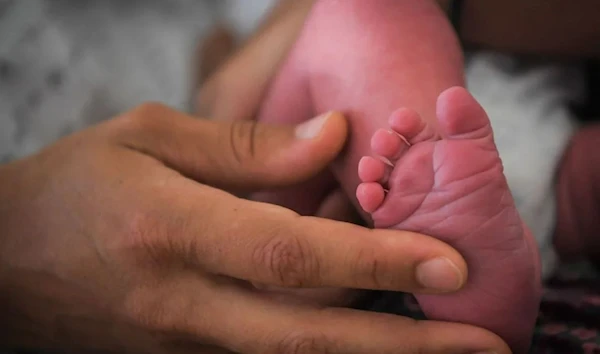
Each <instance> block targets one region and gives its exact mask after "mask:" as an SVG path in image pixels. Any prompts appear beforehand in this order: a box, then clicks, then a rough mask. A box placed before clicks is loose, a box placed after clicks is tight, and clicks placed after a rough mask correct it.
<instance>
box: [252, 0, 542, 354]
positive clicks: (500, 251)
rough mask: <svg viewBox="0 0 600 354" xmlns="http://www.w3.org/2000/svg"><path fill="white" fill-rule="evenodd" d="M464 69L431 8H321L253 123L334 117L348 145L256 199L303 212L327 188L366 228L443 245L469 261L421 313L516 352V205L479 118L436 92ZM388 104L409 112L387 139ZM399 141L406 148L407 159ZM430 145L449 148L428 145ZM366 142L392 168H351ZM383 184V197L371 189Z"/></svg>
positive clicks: (521, 246)
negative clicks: (410, 233)
mask: <svg viewBox="0 0 600 354" xmlns="http://www.w3.org/2000/svg"><path fill="white" fill-rule="evenodd" d="M408 34H410V35H408ZM462 66H463V63H462V54H461V50H460V47H459V45H458V42H457V40H456V38H455V36H454V34H453V31H452V29H451V27H450V26H449V23H448V22H447V20H446V17H445V15H444V14H443V13H442V12H441V10H440V9H439V8H438V7H437V5H436V4H435V3H434V2H433V1H430V0H402V1H400V0H369V1H365V0H319V1H318V2H317V3H316V5H315V7H314V9H313V11H312V13H311V14H310V16H309V18H308V20H307V23H306V26H305V28H304V30H303V33H302V34H301V37H300V38H299V40H298V43H297V44H296V46H295V48H294V49H293V51H292V53H291V55H290V57H289V58H288V60H287V62H286V63H285V64H284V66H283V67H282V69H281V71H280V73H279V75H278V76H277V77H276V79H275V81H274V83H273V86H272V88H271V90H270V92H269V93H268V95H267V96H266V97H265V102H264V105H263V107H262V109H261V111H260V112H259V120H260V121H262V122H271V123H280V124H295V123H299V122H302V121H305V120H307V119H309V118H310V117H312V116H314V115H316V114H318V113H324V112H327V111H331V110H337V111H341V112H344V113H345V114H346V116H347V117H348V119H349V121H350V129H351V137H350V141H349V143H348V145H347V147H346V150H345V153H344V154H343V155H342V156H341V157H340V158H339V160H338V161H336V162H335V163H334V164H333V166H332V168H331V171H328V172H326V173H324V174H323V175H321V176H319V177H317V178H315V179H314V180H312V181H308V182H307V183H305V184H303V185H301V186H296V187H294V188H290V189H287V190H279V191H267V192H264V193H260V194H257V195H255V196H254V197H255V199H258V200H262V201H266V202H271V203H275V204H279V205H283V206H286V207H288V208H291V209H294V210H296V211H297V212H299V213H300V214H305V215H312V214H314V213H315V211H316V210H317V209H318V207H319V204H320V202H321V200H323V198H324V197H325V196H326V195H327V193H329V192H330V191H331V190H332V189H333V188H334V187H335V186H336V180H337V181H339V184H340V185H341V187H342V188H343V190H344V191H345V193H346V194H347V195H348V196H356V199H354V200H353V202H354V203H355V205H356V206H357V207H358V206H360V205H361V204H362V205H363V206H364V209H365V210H366V212H364V213H363V216H364V217H365V220H371V218H372V221H374V223H375V226H376V227H393V228H396V227H398V228H402V229H407V230H415V231H419V232H422V233H425V234H430V235H432V236H435V237H439V238H440V239H443V240H445V241H447V242H449V243H450V244H451V245H453V246H454V247H456V248H457V249H458V250H459V251H461V252H462V254H463V255H464V256H465V257H466V259H467V262H468V264H469V269H470V272H471V273H470V277H469V284H468V285H467V288H466V289H465V290H464V291H461V292H459V293H458V294H456V295H445V296H419V297H418V299H419V301H420V303H421V305H422V306H423V309H424V311H425V313H426V315H427V316H428V317H429V318H431V319H437V320H448V321H458V322H465V323H469V324H473V325H478V326H481V327H484V328H487V329H490V330H492V331H493V332H495V333H497V334H499V335H501V336H502V337H503V338H504V339H505V340H507V341H508V342H509V344H510V345H511V346H512V348H513V350H514V351H515V353H517V354H518V353H523V352H525V351H526V347H527V346H528V344H529V341H530V339H531V334H532V330H533V324H534V321H535V317H536V314H537V310H538V301H539V283H540V282H539V268H538V263H539V262H538V259H537V257H538V256H537V253H536V252H537V251H536V247H535V245H534V243H533V241H532V239H531V237H530V235H529V233H528V231H527V229H526V227H524V225H523V224H522V222H521V219H520V218H519V215H518V214H517V212H516V210H515V208H514V204H513V201H512V197H511V195H510V192H509V191H508V187H507V185H506V181H505V180H504V176H503V174H502V166H501V163H500V160H499V158H498V154H497V151H496V149H495V146H494V143H493V139H492V133H491V129H490V128H489V126H488V125H487V123H488V121H487V118H486V116H485V113H483V111H482V110H481V108H480V107H479V106H478V105H477V104H476V103H474V101H473V100H472V98H470V96H468V94H467V93H466V92H465V91H464V90H462V89H452V90H450V91H446V90H447V89H448V88H450V87H455V86H463V85H464V81H463V80H464V78H463V72H462ZM444 91H446V92H445V93H443V94H442V92H444ZM440 94H442V96H441V98H440V104H439V105H438V112H436V108H435V107H436V101H437V99H438V97H439V96H440ZM398 107H411V109H412V110H406V109H404V110H401V111H397V112H396V113H395V114H394V115H392V121H391V122H390V123H391V128H392V132H393V134H392V132H390V131H389V130H390V123H388V118H389V117H390V115H391V114H392V112H394V111H396V110H397V109H398ZM416 112H419V113H420V115H418V114H417V113H416ZM421 117H422V119H421ZM438 118H439V119H438ZM476 128H480V130H477V129H476ZM381 129H384V130H381ZM398 131H400V132H402V135H403V136H405V137H406V138H407V139H409V140H410V141H411V143H412V144H415V146H413V147H411V148H410V149H408V148H407V146H406V144H405V143H404V141H402V139H401V138H400V137H399V135H398V134H397V132H398ZM463 133H464V135H461V134H463ZM484 133H485V134H484ZM477 134H479V135H477ZM439 135H442V136H445V137H448V138H449V137H452V139H445V140H441V141H439V142H437V141H435V142H434V141H433V138H434V137H436V136H439ZM459 135H460V139H458V138H459ZM373 137H374V139H372V138H373ZM467 138H472V139H467ZM372 140H373V144H371V142H372ZM371 145H373V146H372V147H373V149H374V151H375V152H376V153H377V154H379V155H383V156H385V157H387V158H388V160H390V162H393V163H394V164H396V166H397V167H396V168H394V169H392V168H388V167H386V166H385V165H384V164H383V163H381V162H380V161H377V160H375V159H371V158H366V159H362V162H361V158H363V157H364V156H365V155H370V154H371ZM406 150H408V151H406ZM457 156H458V157H457ZM400 157H401V158H400ZM440 161H444V162H445V164H444V165H440V166H439V167H440V169H439V170H436V172H435V173H434V170H433V166H434V162H435V163H439V162H440ZM359 162H360V169H359V174H357V166H359ZM400 166H401V167H400ZM435 166H438V165H435ZM467 177H471V178H468V179H465V178H467ZM388 179H389V181H391V183H387V184H388V186H386V188H389V189H390V192H389V194H388V195H387V196H386V193H385V190H384V188H383V186H382V185H381V182H387V181H388ZM455 181H456V183H451V182H455ZM434 182H435V183H434ZM488 182H490V183H492V182H493V184H491V185H490V186H486V185H485V184H486V183H488ZM363 183H366V184H363ZM359 185H360V187H359ZM399 185H400V186H401V187H398V186H399ZM432 186H433V187H435V188H433V187H432ZM440 186H445V187H446V188H444V189H440V188H438V187H440ZM357 188H358V189H357ZM432 188H433V189H432ZM436 188H437V189H436ZM469 192H473V194H469ZM359 201H360V204H359ZM448 202H452V203H450V204H448ZM371 212H372V215H371ZM484 235H485V236H484Z"/></svg>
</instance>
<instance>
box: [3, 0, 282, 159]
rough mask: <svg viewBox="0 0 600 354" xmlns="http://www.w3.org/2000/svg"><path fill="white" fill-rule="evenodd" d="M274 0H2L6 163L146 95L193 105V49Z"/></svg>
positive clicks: (246, 21)
mask: <svg viewBox="0 0 600 354" xmlns="http://www.w3.org/2000/svg"><path fill="white" fill-rule="evenodd" d="M274 1H275V0H166V1H165V0H126V1H123V0H0V162H6V161H10V160H12V159H15V158H18V157H22V156H25V155H28V154H31V153H34V152H36V151H38V150H39V149H40V148H41V147H43V146H45V145H47V144H49V143H51V142H53V141H55V140H56V139H57V138H59V137H61V136H64V135H66V134H69V133H71V132H73V131H76V130H78V129H81V128H83V127H85V126H88V125H90V124H93V123H96V122H98V121H100V120H103V119H106V118H109V117H111V116H113V115H115V114H117V113H120V112H123V111H125V110H127V109H129V108H131V107H133V106H135V105H137V104H139V103H142V102H144V101H149V100H152V101H160V102H164V103H165V104H168V105H170V106H172V107H175V108H178V109H180V110H184V111H189V110H190V107H191V97H192V88H193V85H194V84H195V79H196V78H197V76H198V73H196V72H195V71H196V70H197V67H196V63H197V61H196V58H195V54H196V47H197V45H198V42H199V41H200V40H201V39H202V38H203V37H204V36H206V35H207V34H208V33H209V32H210V31H211V30H213V29H214V27H215V26H216V25H217V24H218V23H226V24H227V25H228V27H229V28H230V29H231V31H232V32H233V33H235V34H236V36H239V39H240V40H241V39H243V37H244V36H246V35H248V34H249V33H251V31H252V29H253V28H254V27H255V26H256V25H257V24H258V23H260V19H261V17H262V16H263V14H264V13H265V11H267V10H268V9H269V7H270V6H271V4H272V3H274Z"/></svg>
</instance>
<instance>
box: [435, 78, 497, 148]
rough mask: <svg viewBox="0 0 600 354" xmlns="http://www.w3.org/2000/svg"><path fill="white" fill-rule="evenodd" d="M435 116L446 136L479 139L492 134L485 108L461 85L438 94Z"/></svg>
mask: <svg viewBox="0 0 600 354" xmlns="http://www.w3.org/2000/svg"><path fill="white" fill-rule="evenodd" d="M437 116H438V120H439V123H440V129H441V131H442V134H443V135H444V136H445V137H446V138H450V139H480V138H484V137H487V136H491V135H492V128H491V125H490V120H489V118H488V115H487V114H486V112H485V110H484V109H483V107H482V106H481V105H480V104H479V103H478V102H477V101H476V100H475V98H474V97H473V96H472V95H471V94H470V93H469V92H468V91H467V90H466V89H465V88H463V87H453V88H450V89H448V90H446V91H444V92H442V94H440V96H439V98H438V102H437Z"/></svg>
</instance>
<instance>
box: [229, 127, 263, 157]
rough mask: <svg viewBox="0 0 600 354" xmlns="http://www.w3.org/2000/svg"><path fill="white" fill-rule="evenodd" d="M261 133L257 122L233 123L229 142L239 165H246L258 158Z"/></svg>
mask: <svg viewBox="0 0 600 354" xmlns="http://www.w3.org/2000/svg"><path fill="white" fill-rule="evenodd" d="M259 131H260V129H259V125H258V123H257V122H256V121H234V122H232V123H231V126H230V129H229V132H228V133H229V136H228V137H227V141H229V145H230V148H231V152H232V158H233V160H234V161H235V162H236V163H237V164H239V165H245V164H247V163H248V162H250V161H253V160H254V159H255V158H256V142H257V139H258V137H257V135H258V134H259Z"/></svg>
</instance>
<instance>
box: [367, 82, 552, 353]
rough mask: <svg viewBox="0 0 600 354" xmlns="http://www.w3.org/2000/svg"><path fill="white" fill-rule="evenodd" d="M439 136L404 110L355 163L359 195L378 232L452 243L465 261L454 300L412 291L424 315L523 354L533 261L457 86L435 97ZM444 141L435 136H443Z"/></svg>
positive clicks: (486, 135)
mask: <svg viewBox="0 0 600 354" xmlns="http://www.w3.org/2000/svg"><path fill="white" fill-rule="evenodd" d="M437 116H438V122H439V134H438V133H436V131H435V130H434V129H433V128H432V127H431V126H429V125H428V124H426V123H425V121H424V120H422V119H421V117H420V116H419V115H418V114H417V113H416V112H414V111H412V110H409V109H401V110H399V111H397V112H395V113H394V114H393V115H392V116H391V118H390V120H389V125H390V128H391V130H389V131H386V130H380V131H378V132H376V133H375V134H374V136H373V139H372V142H371V145H372V150H373V152H374V153H375V154H376V155H379V156H381V157H383V158H385V159H386V160H387V163H386V162H383V161H382V160H379V159H375V158H372V157H364V158H363V159H362V160H361V162H360V164H359V169H358V172H359V177H360V179H361V181H362V182H363V183H362V184H361V185H359V187H358V189H357V198H358V201H359V202H360V204H361V206H362V207H363V209H364V210H365V211H366V212H368V213H370V214H371V216H372V218H373V222H374V225H375V227H378V228H394V229H401V230H407V231H415V232H419V233H423V234H426V235H430V236H433V237H436V238H438V239H440V240H442V241H444V242H447V243H448V244H450V245H452V246H453V247H455V248H456V249H457V250H458V251H459V252H461V254H462V255H463V256H464V257H465V259H466V261H467V263H468V265H469V272H470V274H469V281H468V284H467V286H466V287H465V288H464V289H463V290H461V291H459V292H458V293H455V294H447V295H446V294H444V295H418V296H417V300H418V301H419V304H420V306H421V308H422V309H423V311H424V313H425V314H426V315H427V317H428V318H430V319H434V320H443V321H453V322H463V323H468V324H472V325H476V326H480V327H483V328H487V329H489V330H491V331H492V332H494V333H496V334H498V335H500V336H501V337H502V338H504V340H506V341H507V342H508V343H509V344H510V345H511V347H512V349H513V350H514V352H515V353H524V352H526V351H527V349H528V347H529V345H530V341H531V337H532V333H533V328H534V325H535V320H536V316H537V311H538V306H539V299H540V268H539V256H538V253H537V248H536V247H535V242H534V241H533V238H532V236H531V234H530V232H529V231H528V229H527V227H526V226H525V225H524V224H523V222H522V220H521V218H520V216H519V214H518V212H517V210H516V207H515V204H514V201H513V198H512V195H511V193H510V191H509V188H508V184H507V182H506V178H505V177H504V174H503V167H502V162H501V160H500V157H499V155H498V151H497V149H496V145H495V143H494V138H493V132H492V128H491V125H490V121H489V119H488V117H487V115H486V113H485V112H484V110H483V108H482V107H481V106H480V105H479V104H478V103H477V102H476V101H475V99H474V98H473V97H472V96H471V95H470V94H469V93H468V92H467V91H466V90H465V89H463V88H452V89H449V90H447V91H445V92H444V93H442V94H441V95H440V97H439V99H438V105H437ZM440 135H441V136H440Z"/></svg>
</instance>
